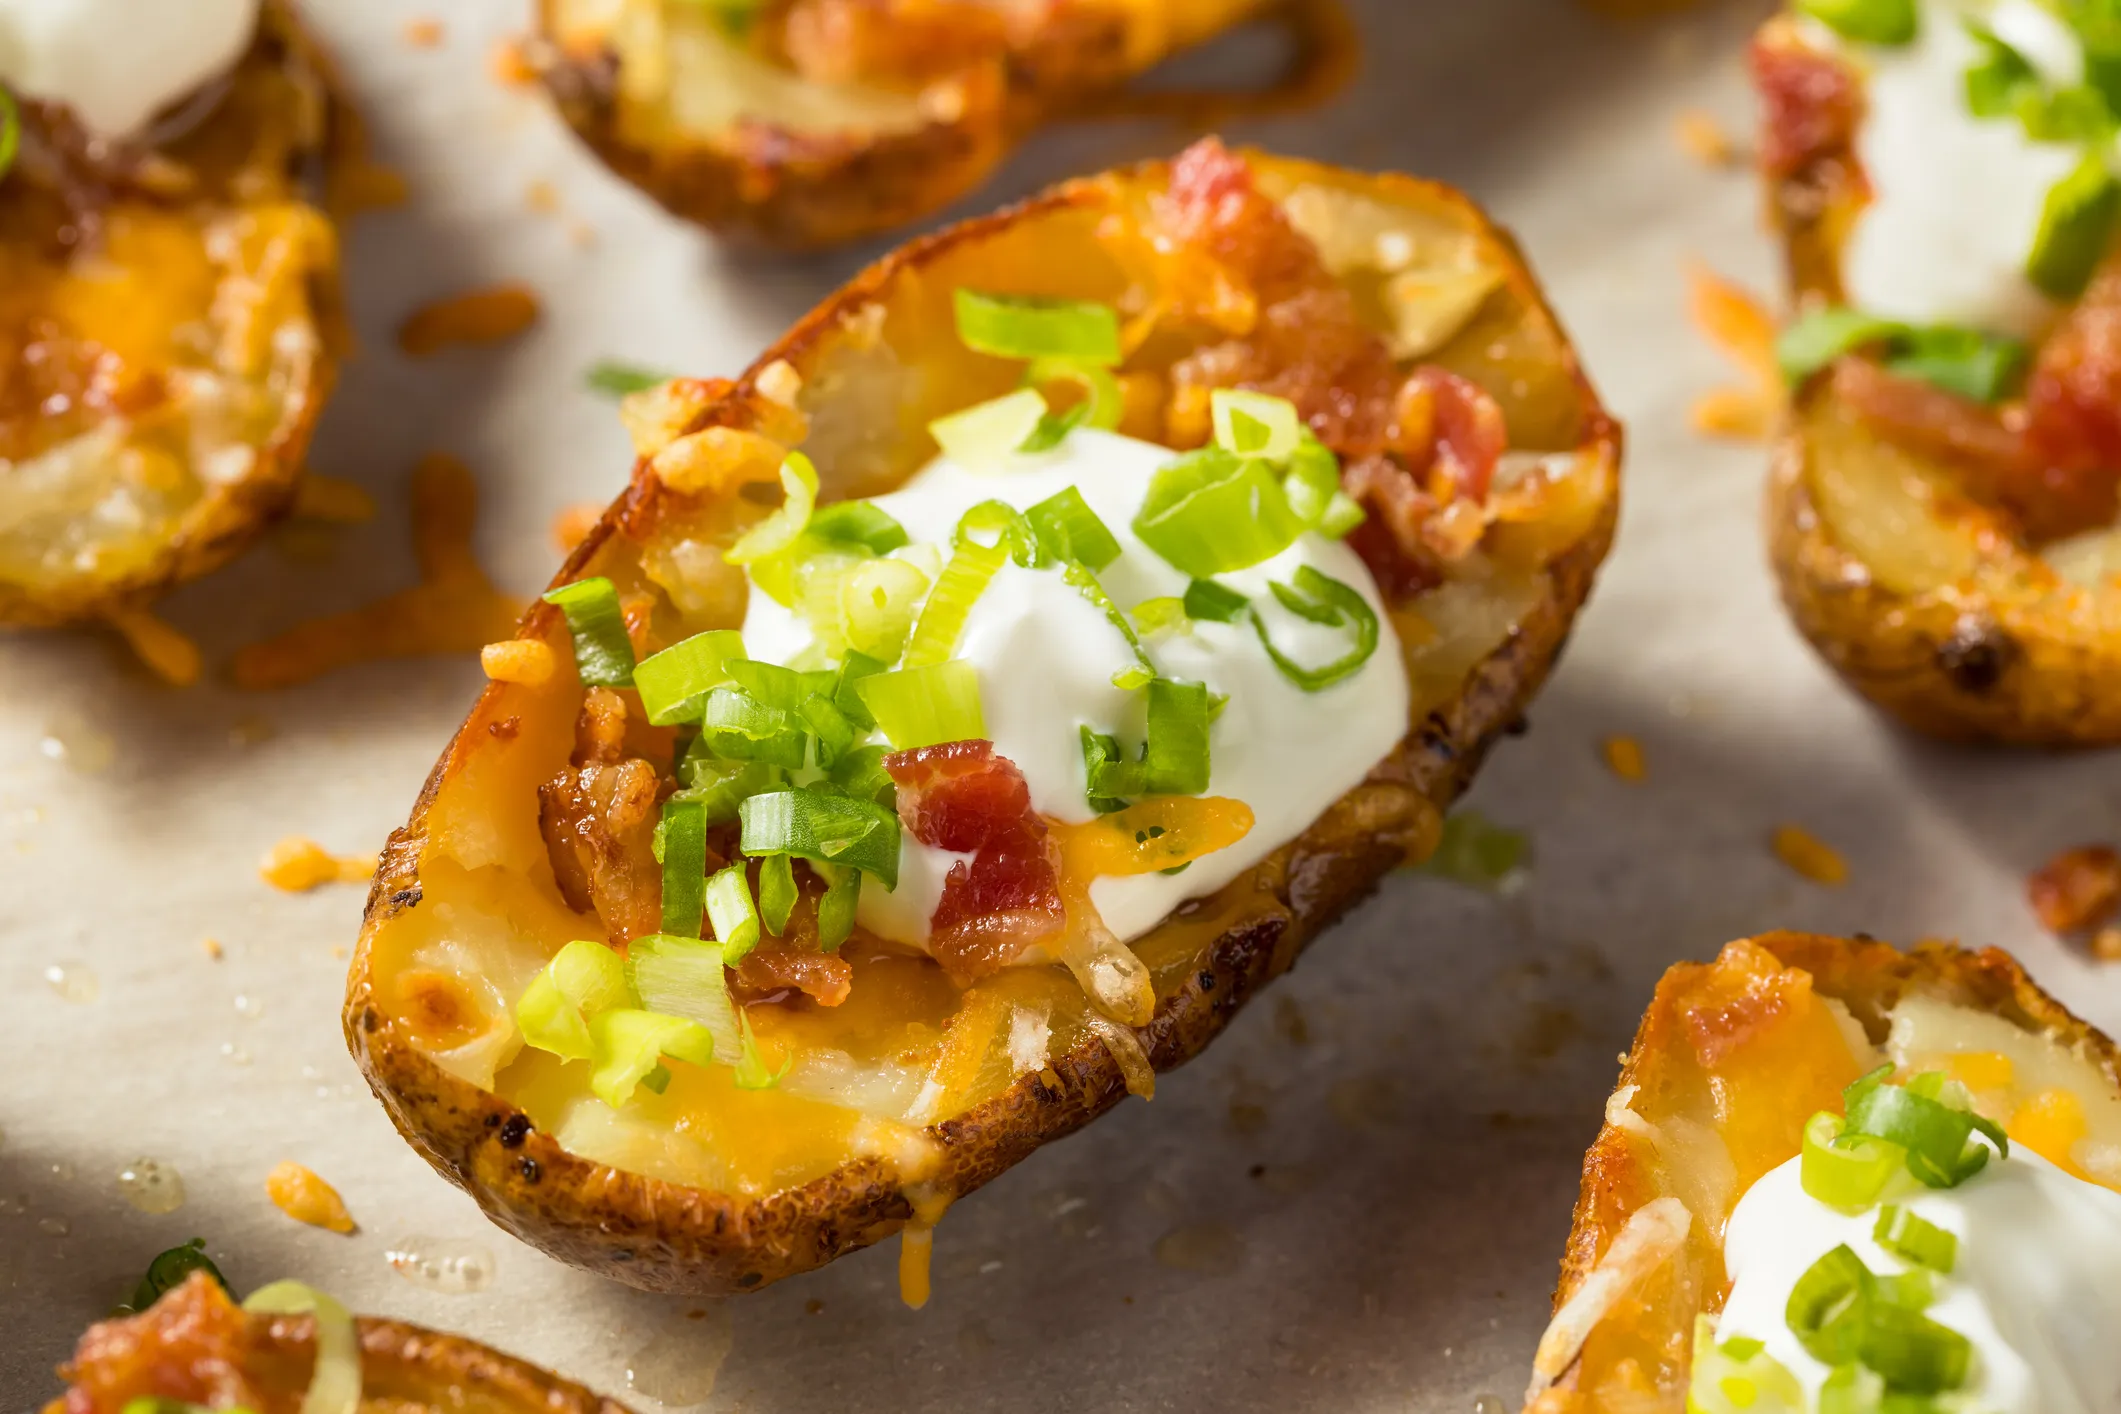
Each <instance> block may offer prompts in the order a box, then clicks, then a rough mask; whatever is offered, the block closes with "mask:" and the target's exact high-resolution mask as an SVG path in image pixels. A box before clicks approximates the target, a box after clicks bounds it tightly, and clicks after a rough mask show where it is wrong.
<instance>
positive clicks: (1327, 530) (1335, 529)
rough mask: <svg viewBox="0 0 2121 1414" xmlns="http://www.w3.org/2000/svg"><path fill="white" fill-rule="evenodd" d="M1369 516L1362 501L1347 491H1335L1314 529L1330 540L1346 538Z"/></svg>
mask: <svg viewBox="0 0 2121 1414" xmlns="http://www.w3.org/2000/svg"><path fill="white" fill-rule="evenodd" d="M1369 518H1370V513H1369V512H1368V511H1366V510H1364V509H1363V508H1362V502H1360V501H1358V500H1356V499H1355V498H1354V497H1353V496H1350V495H1349V494H1348V493H1347V492H1345V491H1335V492H1334V493H1333V499H1332V500H1331V501H1328V502H1327V503H1326V513H1325V514H1324V515H1322V516H1320V517H1319V518H1318V524H1317V525H1316V526H1314V527H1313V529H1315V530H1317V532H1318V533H1319V534H1320V535H1323V536H1325V537H1326V539H1328V540H1345V539H1347V538H1348V536H1350V535H1352V534H1353V533H1354V532H1355V528H1356V527H1357V526H1359V525H1361V524H1362V523H1363V522H1364V521H1366V520H1368V519H1369Z"/></svg>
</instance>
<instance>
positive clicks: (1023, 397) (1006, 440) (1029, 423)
mask: <svg viewBox="0 0 2121 1414" xmlns="http://www.w3.org/2000/svg"><path fill="white" fill-rule="evenodd" d="M1046 415H1047V408H1046V400H1045V398H1044V397H1043V396H1042V395H1041V394H1040V393H1039V391H1038V389H1036V388H1019V389H1017V390H1016V391H1015V392H1013V393H1010V394H1008V395H1007V396H1006V397H1000V398H996V399H994V400H993V401H992V402H985V403H979V404H977V405H975V406H973V407H969V408H966V409H965V410H964V411H963V412H954V413H952V414H950V415H949V416H948V417H939V418H937V419H936V420H935V421H933V422H931V423H929V424H928V433H929V435H930V436H932V437H934V438H935V444H936V445H937V446H938V447H941V448H942V449H943V455H944V456H946V457H948V458H950V460H952V461H954V462H956V463H957V464H958V465H959V466H962V467H964V468H966V469H967V470H968V471H993V470H997V469H999V468H1002V467H1006V466H1007V465H1008V464H1009V462H1010V461H1011V459H1012V458H1014V457H1016V456H1017V455H1018V454H1019V453H1020V452H1021V451H1022V450H1023V447H1024V444H1025V443H1027V442H1029V441H1030V440H1031V439H1032V438H1033V437H1035V436H1037V435H1038V430H1039V426H1040V424H1041V422H1043V421H1044V419H1045V417H1046Z"/></svg>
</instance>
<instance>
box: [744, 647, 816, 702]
mask: <svg viewBox="0 0 2121 1414" xmlns="http://www.w3.org/2000/svg"><path fill="white" fill-rule="evenodd" d="M729 678H730V681H732V682H734V683H735V684H736V685H737V686H738V687H739V688H741V689H742V690H743V692H744V694H745V696H747V697H749V698H750V699H751V700H752V701H754V702H756V703H758V704H760V705H761V706H763V707H767V708H770V709H771V710H773V711H775V712H793V711H795V710H796V709H797V708H799V707H801V706H802V705H803V699H804V698H806V697H808V696H810V694H811V693H812V692H813V691H814V690H815V689H814V688H813V687H812V686H811V683H810V681H809V679H807V678H805V677H804V676H803V675H802V674H801V673H799V672H797V671H796V670H795V669H793V668H784V667H782V666H781V665H780V664H779V663H760V662H756V661H754V660H752V659H749V658H742V659H738V660H736V661H735V662H732V663H731V664H730V665H729Z"/></svg>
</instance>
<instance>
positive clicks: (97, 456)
mask: <svg viewBox="0 0 2121 1414" xmlns="http://www.w3.org/2000/svg"><path fill="white" fill-rule="evenodd" d="M0 35H4V37H5V39H6V41H7V42H6V44H5V45H4V46H0V55H4V56H5V57H4V58H0V80H4V81H5V83H6V84H7V88H8V90H9V92H11V93H12V94H13V99H12V101H10V102H8V103H7V104H6V107H5V112H4V114H0V119H4V124H5V126H4V128H0V133H4V135H0V152H4V153H5V154H7V155H9V156H11V157H12V159H13V160H12V164H11V165H6V166H5V176H4V180H0V270H4V271H5V276H6V278H5V286H6V295H5V300H4V303H0V372H4V383H0V386H4V389H5V392H4V395H0V458H4V461H0V625H10V624H13V625H38V626H42V625H54V624H62V623H67V622H71V621H76V620H82V619H90V618H96V617H102V616H108V615H112V614H114V613H118V612H121V611H124V610H128V609H134V608H138V607H139V606H141V605H143V604H144V603H146V602H147V601H148V600H150V599H152V598H154V597H155V596H156V595H157V594H159V593H161V592H162V591H164V590H166V589H168V588H169V587H171V586H172V585H174V584H177V583H179V582H181V581H184V580H187V579H192V578H195V577H197V576H199V575H201V574H204V573H206V572H207V571H209V570H211V569H214V568H215V567H216V566H218V565H220V564H222V563H224V562H225V561H227V560H228V559H229V558H230V557H232V556H233V555H235V554H236V552H237V551H239V550H240V549H242V548H243V546H245V545H246V544H248V543H249V542H250V540H251V539H252V538H254V537H255V536H256V535H257V534H258V533H259V531H261V530H262V529H263V528H264V526H265V525H266V524H267V523H268V522H269V521H271V520H272V519H273V518H275V517H277V516H278V515H280V514H281V513H282V512H284V511H285V510H286V509H287V507H288V505H289V504H290V502H291V501H292V500H293V497H294V492H295V483H296V478H297V476H298V475H299V473H300V471H301V465H302V457H303V453H304V450H305V447H306V445H307V442H308V438H309V429H310V426H311V424H312V423H313V422H314V420H315V418H316V415H317V411H318V409H319V408H320V407H321V405H322V403H323V400H324V397H325V393H326V391H327V389H328V387H329V385H330V382H331V375H332V369H333V361H334V354H335V351H336V347H337V334H338V328H339V312H338V291H337V280H338V275H337V270H338V257H337V252H336V248H335V237H334V234H333V230H332V226H331V223H330V222H329V221H328V220H327V219H326V218H325V217H324V215H323V214H322V213H321V212H320V211H319V210H318V209H317V208H316V207H315V206H314V205H312V204H311V202H310V201H309V199H308V198H307V196H305V194H304V193H305V191H306V189H307V187H308V185H309V184H310V183H311V182H312V180H313V179H315V178H316V176H317V175H318V168H319V165H320V163H321V161H322V160H323V158H324V156H325V153H326V149H327V146H328V145H329V144H331V143H333V142H334V141H344V140H345V138H346V130H345V122H346V120H345V118H344V115H343V114H341V113H339V112H338V111H336V110H335V109H334V106H333V104H332V102H331V99H330V96H329V94H328V92H327V88H326V75H325V72H324V70H323V68H322V65H321V61H320V59H319V56H318V55H317V54H316V52H315V51H314V50H313V49H312V47H311V45H310V43H309V41H308V40H307V39H306V38H305V37H304V36H303V35H302V33H301V32H300V31H299V29H298V28H297V27H296V24H295V20H294V15H293V12H292V10H291V9H290V8H289V7H288V6H286V5H285V4H282V3H279V0H268V2H267V3H265V4H263V6H262V7H261V6H260V5H259V4H258V3H257V0H187V3H185V4H182V5H167V6H164V5H156V6H150V7H146V9H145V10H142V9H140V8H139V7H134V6H130V5H123V4H119V3H116V0H83V2H82V3H80V4H76V5H72V6H65V7H61V6H44V7H32V8H29V9H24V10H22V11H21V12H20V13H10V14H9V15H7V16H4V17H0ZM5 97H6V95H5V94H0V98H5Z"/></svg>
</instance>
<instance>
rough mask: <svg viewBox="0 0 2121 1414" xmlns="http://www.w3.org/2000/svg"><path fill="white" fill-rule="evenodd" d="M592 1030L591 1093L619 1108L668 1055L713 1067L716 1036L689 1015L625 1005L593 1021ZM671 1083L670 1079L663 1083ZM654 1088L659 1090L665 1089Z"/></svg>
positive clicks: (590, 1027)
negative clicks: (668, 1013) (673, 1014)
mask: <svg viewBox="0 0 2121 1414" xmlns="http://www.w3.org/2000/svg"><path fill="white" fill-rule="evenodd" d="M589 1030H590V1034H591V1035H592V1036H594V1037H595V1039H596V1048H597V1055H596V1066H595V1068H594V1069H592V1070H591V1071H590V1072H589V1092H590V1093H591V1094H593V1095H595V1096H596V1097H597V1098H598V1099H599V1100H602V1101H603V1102H604V1103H605V1104H607V1105H609V1106H610V1107H611V1108H612V1109H615V1110H618V1109H624V1108H625V1107H626V1106H627V1105H628V1104H629V1103H631V1102H632V1100H633V1096H634V1092H635V1091H636V1090H638V1089H639V1088H640V1086H641V1083H642V1082H643V1081H645V1080H647V1079H648V1077H649V1076H650V1075H651V1074H652V1073H653V1072H655V1071H656V1070H658V1069H659V1068H661V1066H662V1064H663V1057H665V1056H669V1057H670V1058H672V1059H673V1060H681V1061H684V1062H685V1063H686V1064H688V1065H711V1064H713V1063H714V1033H712V1032H711V1031H709V1030H708V1029H707V1028H706V1027H704V1026H702V1025H701V1024H700V1023H699V1022H697V1021H694V1020H692V1019H691V1018H690V1017H685V1016H665V1015H664V1014H663V1013H661V1012H654V1011H641V1010H639V1009H637V1008H634V1007H621V1008H619V1009H618V1010H616V1011H607V1012H601V1013H599V1014H598V1015H596V1016H593V1017H591V1018H590V1021H589ZM668 1083H669V1082H668V1079H667V1077H666V1078H665V1079H664V1081H663V1084H664V1085H667V1084H668ZM654 1088H656V1089H657V1090H658V1091H660V1090H661V1088H662V1085H658V1086H656V1087H654Z"/></svg>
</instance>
